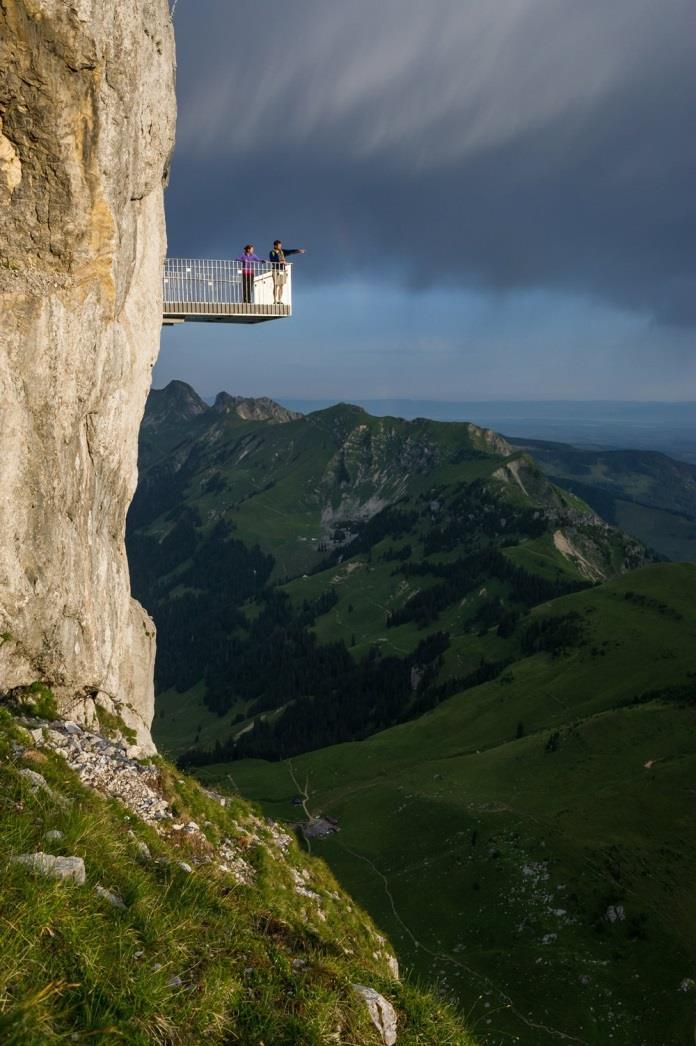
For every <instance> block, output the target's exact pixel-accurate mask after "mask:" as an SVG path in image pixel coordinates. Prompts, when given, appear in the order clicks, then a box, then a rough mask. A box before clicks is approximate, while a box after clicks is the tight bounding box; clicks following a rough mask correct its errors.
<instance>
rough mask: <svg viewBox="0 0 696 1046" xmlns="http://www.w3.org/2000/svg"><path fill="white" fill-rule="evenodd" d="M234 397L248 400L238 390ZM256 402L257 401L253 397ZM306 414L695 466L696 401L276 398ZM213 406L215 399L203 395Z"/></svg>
mask: <svg viewBox="0 0 696 1046" xmlns="http://www.w3.org/2000/svg"><path fill="white" fill-rule="evenodd" d="M225 391H227V392H229V393H230V394H231V395H246V393H244V392H242V391H240V390H237V389H227V390H225ZM251 398H253V397H251ZM271 398H272V399H275V400H277V402H278V403H281V404H282V405H283V406H285V407H288V408H289V409H291V410H296V411H299V412H300V413H302V414H311V413H312V412H313V411H316V410H324V409H326V408H327V407H332V406H335V405H336V404H337V403H340V402H346V403H351V404H354V405H355V406H358V407H363V408H364V409H365V410H366V411H368V413H370V414H373V415H375V416H377V417H385V416H392V417H399V418H405V419H407V420H412V419H413V418H430V419H431V420H433V421H471V422H473V423H474V424H476V425H482V426H484V427H485V428H491V429H494V430H495V431H496V432H500V433H501V434H502V435H504V436H511V437H515V438H519V439H529V440H547V441H550V442H557V443H570V444H573V445H575V446H578V447H586V448H588V449H595V450H619V449H621V450H654V451H659V452H661V453H663V454H668V455H670V456H671V457H673V458H677V459H681V460H683V461H688V462H692V463H696V401H694V400H674V401H667V400H645V401H643V400H457V401H455V400H451V401H450V400H427V399H404V398H394V399H384V398H381V399H376V398H375V399H369V398H363V397H346V399H345V400H340V399H337V398H333V399H331V398H325V399H296V398H293V397H286V396H271ZM203 399H204V400H206V402H208V403H212V402H213V400H214V399H215V396H214V395H204V396H203Z"/></svg>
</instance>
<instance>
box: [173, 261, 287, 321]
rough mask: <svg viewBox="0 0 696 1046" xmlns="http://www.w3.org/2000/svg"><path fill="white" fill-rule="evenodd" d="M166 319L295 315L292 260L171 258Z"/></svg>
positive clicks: (272, 318)
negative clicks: (277, 263)
mask: <svg viewBox="0 0 696 1046" xmlns="http://www.w3.org/2000/svg"><path fill="white" fill-rule="evenodd" d="M163 292H164V308H163V314H162V323H163V324H164V326H165V327H169V326H173V325H174V324H175V323H192V322H195V323H265V322H266V320H279V319H282V318H283V317H286V316H292V265H290V264H287V265H284V266H279V265H274V264H272V263H271V262H263V261H262V262H252V261H246V260H244V261H222V260H215V259H213V260H202V259H200V258H167V259H166V261H165V263H164V275H163Z"/></svg>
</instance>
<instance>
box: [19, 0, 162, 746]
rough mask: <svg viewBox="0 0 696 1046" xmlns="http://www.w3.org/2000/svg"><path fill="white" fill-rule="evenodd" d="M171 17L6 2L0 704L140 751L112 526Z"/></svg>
mask: <svg viewBox="0 0 696 1046" xmlns="http://www.w3.org/2000/svg"><path fill="white" fill-rule="evenodd" d="M174 123H175V101H174V41H173V32H172V25H171V19H170V17H169V11H168V6H167V0H118V3H105V2H104V0H0V296H1V301H0V691H7V690H10V689H13V688H16V687H21V686H25V685H27V684H30V683H32V682H34V681H36V680H40V681H43V682H45V683H46V684H48V685H49V686H50V687H51V688H52V689H53V690H54V693H55V694H56V696H57V697H58V699H59V701H60V703H61V706H62V708H63V709H64V710H65V711H66V712H68V713H69V714H71V715H72V716H73V717H80V718H83V719H84V718H87V719H89V718H90V715H91V714H92V713H93V710H94V702H95V701H96V702H97V703H101V704H103V705H104V706H105V707H107V708H108V709H109V710H113V709H114V708H115V709H116V710H117V711H119V712H120V713H121V714H122V716H123V718H124V719H125V720H126V721H127V722H128V723H129V725H132V726H135V727H136V728H137V730H138V733H139V740H140V742H141V743H144V744H145V745H148V744H151V742H150V740H149V725H150V722H151V719H152V712H153V683H152V678H153V658H154V627H153V624H152V622H151V620H150V618H149V617H148V616H147V614H146V613H145V612H144V611H143V609H142V608H141V607H140V606H139V604H137V603H136V602H134V601H133V600H132V599H131V595H130V581H129V576H128V564H127V561H126V554H125V548H124V530H125V517H126V512H127V509H128V506H129V504H130V501H131V498H132V495H133V493H134V490H135V485H136V479H137V471H136V468H137V437H138V428H139V425H140V420H141V417H142V412H143V409H144V404H145V399H146V396H147V393H148V390H149V387H150V375H151V370H152V367H153V365H154V362H155V359H156V356H157V352H158V349H159V337H160V323H161V280H160V273H161V263H162V258H163V255H164V251H165V230H164V216H163V185H164V182H165V179H166V173H167V167H168V163H169V157H170V154H171V149H172V144H173V133H174Z"/></svg>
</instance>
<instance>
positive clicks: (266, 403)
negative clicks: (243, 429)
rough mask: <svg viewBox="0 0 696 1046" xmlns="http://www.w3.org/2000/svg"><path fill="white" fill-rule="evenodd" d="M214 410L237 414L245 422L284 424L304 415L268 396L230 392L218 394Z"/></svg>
mask: <svg viewBox="0 0 696 1046" xmlns="http://www.w3.org/2000/svg"><path fill="white" fill-rule="evenodd" d="M212 409H213V410H214V411H215V412H216V413H217V414H236V415H237V416H238V417H240V418H241V419H242V420H243V421H275V422H276V423H278V424H284V423H285V422H288V421H297V420H298V419H299V418H301V417H302V414H299V413H298V412H297V411H295V410H288V408H287V407H282V406H281V405H280V403H276V402H275V400H272V399H269V398H268V396H260V397H258V398H256V397H253V396H230V394H229V392H218V394H217V396H216V397H215V403H214V404H213V407H212Z"/></svg>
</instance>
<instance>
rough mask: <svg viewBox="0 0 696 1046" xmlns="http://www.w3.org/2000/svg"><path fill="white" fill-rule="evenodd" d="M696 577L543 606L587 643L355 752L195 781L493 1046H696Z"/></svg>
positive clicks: (615, 588)
mask: <svg viewBox="0 0 696 1046" xmlns="http://www.w3.org/2000/svg"><path fill="white" fill-rule="evenodd" d="M695 585H696V566H692V565H685V566H677V565H656V566H651V567H647V568H645V569H643V570H640V571H636V572H635V573H632V574H629V575H627V576H625V577H623V578H621V579H618V580H613V581H610V582H608V583H606V584H604V585H602V586H600V587H597V588H594V589H591V590H586V591H583V592H580V593H576V594H573V595H570V596H566V597H563V598H561V599H558V600H556V601H554V602H553V603H552V604H547V605H545V606H541V607H538V608H537V609H536V610H535V611H534V612H533V614H534V616H535V617H538V618H544V617H557V618H563V617H565V615H568V614H577V615H579V619H580V621H581V622H582V628H581V636H582V638H581V639H580V640H579V642H578V644H577V645H575V646H571V647H569V648H568V649H566V650H565V652H558V653H557V654H556V656H551V654H549V653H545V652H540V653H537V654H535V655H534V656H531V657H527V658H526V659H523V660H519V661H517V662H516V663H515V664H514V665H512V666H511V667H510V668H509V669H507V670H506V671H505V673H504V674H503V675H502V676H501V677H500V678H499V679H497V680H495V681H492V682H489V683H487V684H485V685H482V686H479V687H477V688H475V689H473V690H469V691H468V692H466V693H465V694H462V695H458V696H455V697H453V698H451V699H449V700H447V701H445V702H444V703H443V704H442V705H440V706H439V707H438V708H437V709H436V710H434V711H432V712H431V713H429V714H427V715H425V716H423V717H421V718H420V719H418V720H415V721H413V722H409V723H406V724H404V725H401V726H398V727H395V728H393V729H390V730H387V731H384V732H383V733H380V734H377V735H375V736H373V737H371V738H370V739H368V740H366V741H364V742H361V743H352V744H345V745H339V746H335V747H333V748H328V749H324V750H322V751H317V752H312V753H308V754H306V755H303V756H301V757H298V758H296V759H294V760H293V761H292V763H291V764H288V763H276V764H271V763H263V762H261V761H249V762H246V763H239V762H237V763H234V764H231V765H230V766H217V767H208V768H206V769H205V770H201V771H200V776H201V778H203V779H204V780H206V781H219V782H220V783H221V784H224V783H227V784H228V785H229V780H228V779H227V775H228V773H230V772H231V773H232V774H233V777H234V782H235V784H236V785H237V786H238V787H239V788H240V789H241V790H242V792H244V793H245V794H247V795H250V796H253V797H254V798H256V799H258V800H261V801H262V802H263V805H264V807H265V809H266V810H267V811H268V812H269V813H272V814H273V815H274V816H277V817H280V818H283V817H286V818H290V817H292V816H293V815H294V816H297V809H296V808H295V807H293V806H292V805H291V799H292V796H293V795H294V794H295V793H296V792H297V786H296V784H295V782H299V783H300V784H301V785H304V783H305V782H306V783H307V785H306V787H307V791H308V794H309V801H308V806H309V809H310V812H311V813H313V814H316V813H319V812H322V813H325V814H329V815H333V816H335V817H336V818H337V819H338V822H339V825H340V828H341V831H340V832H339V833H337V834H334V835H332V836H330V837H329V838H328V839H326V840H325V841H323V842H320V843H319V842H318V843H315V844H313V847H314V849H315V851H316V852H318V853H321V855H322V856H324V857H325V858H326V859H327V860H328V862H329V863H330V865H331V867H332V869H333V871H334V873H335V874H336V875H337V876H338V878H339V879H340V880H341V882H342V883H343V885H344V886H345V887H347V888H349V889H350V891H351V892H352V893H353V895H354V896H356V897H357V898H358V899H359V900H360V902H361V903H362V904H363V905H365V907H367V909H368V910H369V911H370V912H371V914H372V915H373V917H374V918H376V919H377V920H378V922H380V924H381V925H383V926H385V927H386V928H387V929H388V931H389V933H390V935H391V939H392V941H393V942H394V943H395V945H396V947H397V952H398V954H399V957H400V959H401V960H402V961H403V962H405V964H406V965H407V966H409V967H411V968H412V969H413V970H415V971H416V972H417V973H418V974H420V975H421V976H423V977H424V978H426V979H428V980H429V981H431V982H433V983H434V982H438V983H439V984H440V985H442V986H444V987H445V988H447V989H449V991H450V992H451V993H452V994H453V996H454V997H455V998H457V999H458V1000H459V1002H460V1004H461V1005H462V1007H463V1009H464V1011H465V1012H467V1014H468V1019H469V1020H470V1022H471V1023H472V1026H473V1028H474V1030H475V1033H476V1034H478V1035H480V1036H481V1038H482V1041H485V1042H490V1043H496V1044H497V1043H501V1044H502V1043H509V1042H519V1043H524V1044H527V1046H542V1044H546V1043H554V1042H560V1041H569V1042H578V1043H587V1044H594V1046H607V1044H608V1043H615V1044H622V1046H686V1044H687V1043H692V1042H693V1035H694V1008H695V1002H694V1000H695V994H694V987H695V986H694V983H693V982H694V981H696V946H695V945H694V941H695V940H696V898H695V895H694V891H693V868H694V867H695V866H696V827H695V825H694V820H693V816H692V810H693V796H694V774H695V771H696V606H695V605H694V589H695Z"/></svg>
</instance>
